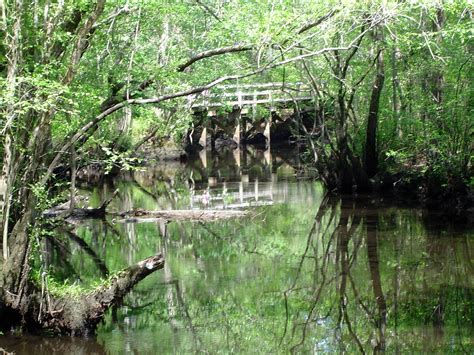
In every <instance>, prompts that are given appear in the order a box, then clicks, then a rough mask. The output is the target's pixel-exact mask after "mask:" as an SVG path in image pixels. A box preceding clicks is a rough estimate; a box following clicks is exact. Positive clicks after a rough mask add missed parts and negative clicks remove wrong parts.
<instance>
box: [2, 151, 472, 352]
mask: <svg viewBox="0 0 474 355" xmlns="http://www.w3.org/2000/svg"><path fill="white" fill-rule="evenodd" d="M299 154H300V153H299V152H298V151H294V150H293V151H288V150H280V151H279V150H274V151H272V153H271V154H269V152H267V153H264V152H262V151H251V152H248V154H239V155H238V156H236V155H235V154H233V153H232V152H228V153H225V154H221V155H219V156H215V155H212V154H210V153H209V152H208V153H207V155H205V154H201V157H196V159H193V160H190V161H188V162H187V163H185V164H181V163H178V162H169V163H160V164H155V165H153V164H151V165H148V166H146V167H144V168H143V169H141V170H140V171H136V172H131V173H129V172H127V173H122V174H120V175H119V176H117V177H114V178H112V179H107V180H100V181H96V182H91V183H88V184H83V185H82V186H81V194H85V195H87V196H89V204H90V205H91V206H98V205H99V204H100V202H101V201H103V200H104V199H105V198H107V197H108V196H110V195H111V194H112V192H113V191H114V190H115V189H117V188H118V189H119V194H118V196H117V197H116V198H115V199H114V200H113V202H112V203H111V205H110V206H109V210H113V211H123V210H129V209H132V208H142V209H146V210H163V209H173V210H179V209H245V210H249V211H250V213H249V216H248V217H244V218H239V219H230V220H222V221H215V222H209V223H203V222H183V221H179V222H169V223H165V222H160V221H153V222H146V223H124V222H123V221H121V220H120V219H118V218H116V217H112V216H111V217H108V218H107V219H106V220H88V221H85V222H84V223H81V224H80V225H79V226H78V227H77V229H76V235H77V236H78V237H80V238H81V239H83V241H85V243H77V240H75V239H74V238H70V236H67V235H58V239H59V240H60V243H52V242H50V243H47V245H45V248H46V249H47V250H48V251H49V252H48V260H46V262H47V263H48V264H49V265H50V270H51V272H52V273H54V275H55V276H56V277H57V278H59V279H62V280H64V281H65V282H68V283H76V284H78V285H82V286H84V287H93V286H94V285H95V284H96V283H97V280H98V279H100V278H101V277H105V275H106V274H107V273H113V272H116V271H118V270H120V269H122V268H124V267H126V266H128V265H130V264H132V263H135V262H137V261H139V260H141V259H144V258H146V257H148V256H150V255H154V254H156V253H157V252H160V251H161V252H162V253H163V254H164V256H165V260H166V263H165V267H164V269H163V270H159V271H157V272H155V273H154V274H152V275H150V276H149V277H148V278H146V279H145V280H144V281H142V282H141V283H140V284H139V285H138V286H137V287H135V288H134V289H133V290H132V292H131V293H130V294H129V295H128V296H127V297H126V298H125V299H124V301H123V305H122V306H121V307H120V308H117V309H113V310H112V311H111V312H109V314H108V315H107V317H106V319H105V321H104V323H103V324H101V325H100V327H99V329H98V332H97V336H94V337H88V338H71V337H51V336H46V335H45V336H38V335H22V336H15V335H10V334H7V335H4V336H0V348H3V349H5V350H7V351H13V352H15V353H16V354H31V353H38V354H42V353H70V354H92V353H96V354H100V353H110V354H125V353H135V354H157V353H161V354H163V353H194V352H204V353H230V352H236V353H288V352H290V351H291V352H303V353H319V352H328V353H334V352H337V353H355V352H362V351H363V352H373V351H374V350H375V351H378V350H386V351H387V352H389V353H458V352H459V353H472V352H473V351H474V335H473V334H474V270H473V263H474V229H473V228H472V227H470V226H467V225H465V224H462V223H455V222H454V221H453V220H452V219H451V218H450V217H447V216H443V215H442V214H440V213H437V212H434V211H429V210H424V209H421V208H418V207H416V206H411V205H407V204H403V203H400V202H399V201H396V199H394V198H390V197H381V196H356V197H355V196H342V197H341V196H339V197H335V196H329V195H328V194H327V193H326V191H325V190H324V188H323V187H322V186H321V184H320V183H319V182H317V181H314V180H313V179H311V177H309V176H307V175H306V174H305V173H304V172H303V170H302V168H301V166H300V162H299V161H298V157H299Z"/></svg>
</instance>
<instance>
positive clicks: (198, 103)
mask: <svg viewBox="0 0 474 355" xmlns="http://www.w3.org/2000/svg"><path fill="white" fill-rule="evenodd" d="M313 97H314V95H313V92H312V89H311V88H310V86H308V85H307V84H304V83H300V82H298V83H264V84H234V85H218V86H215V87H213V88H212V89H210V90H207V91H204V92H202V93H200V94H197V95H191V96H189V97H188V103H187V106H188V107H189V108H190V109H191V110H192V111H193V112H207V116H208V117H216V116H217V111H218V109H220V108H229V109H230V110H231V111H232V112H231V113H230V114H229V116H231V115H232V116H234V117H233V118H234V119H235V120H236V122H237V125H236V127H235V131H234V135H233V140H234V141H235V142H236V143H238V144H239V143H240V137H241V121H242V115H247V116H249V115H250V116H253V117H255V116H256V113H257V106H258V105H263V106H265V108H267V109H268V110H269V111H270V117H269V118H268V119H267V120H266V124H265V127H264V129H263V132H262V133H263V135H264V136H265V138H266V140H267V143H268V144H269V143H270V126H271V116H272V112H274V111H276V110H277V108H285V106H288V104H291V103H299V102H304V101H311V100H312V99H313ZM244 128H245V129H246V127H245V126H244ZM199 144H200V145H201V146H203V147H205V146H206V145H207V127H205V128H204V129H203V131H202V134H201V137H200V139H199Z"/></svg>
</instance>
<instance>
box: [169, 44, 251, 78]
mask: <svg viewBox="0 0 474 355" xmlns="http://www.w3.org/2000/svg"><path fill="white" fill-rule="evenodd" d="M251 49H253V46H251V45H249V44H236V45H233V46H228V47H220V48H215V49H210V50H207V51H204V52H201V53H198V54H196V55H195V56H193V57H191V58H190V59H189V60H188V61H187V62H186V63H183V64H181V65H180V66H179V67H178V71H179V72H183V71H184V70H185V69H186V68H187V67H189V66H191V65H192V64H194V63H195V62H197V61H199V60H202V59H205V58H210V57H214V56H217V55H222V54H226V53H235V52H244V51H249V50H251Z"/></svg>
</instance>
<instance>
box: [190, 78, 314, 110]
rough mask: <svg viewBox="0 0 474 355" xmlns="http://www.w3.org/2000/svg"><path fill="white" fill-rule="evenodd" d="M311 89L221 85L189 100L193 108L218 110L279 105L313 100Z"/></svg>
mask: <svg viewBox="0 0 474 355" xmlns="http://www.w3.org/2000/svg"><path fill="white" fill-rule="evenodd" d="M312 98H313V95H312V90H311V88H310V87H309V86H308V85H306V84H304V83H292V84H287V83H265V84H244V85H239V84H233V85H219V86H216V87H215V88H213V89H212V90H207V91H204V92H202V93H201V94H199V95H193V96H190V97H189V98H188V106H189V107H191V108H218V107H223V106H231V107H234V106H238V107H240V108H242V107H243V106H251V105H259V104H270V105H272V104H277V103H284V102H292V101H303V100H311V99H312Z"/></svg>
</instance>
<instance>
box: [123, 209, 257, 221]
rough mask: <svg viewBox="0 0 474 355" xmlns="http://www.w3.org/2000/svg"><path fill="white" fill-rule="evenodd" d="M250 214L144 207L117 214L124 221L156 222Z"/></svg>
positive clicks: (205, 219) (244, 212)
mask: <svg viewBox="0 0 474 355" xmlns="http://www.w3.org/2000/svg"><path fill="white" fill-rule="evenodd" d="M247 215H248V212H247V211H226V210H163V211H147V210H143V209H134V210H130V211H126V212H120V213H117V216H119V217H123V219H121V220H118V222H122V223H137V222H154V221H156V220H160V219H161V220H166V221H198V222H210V221H216V220H221V219H229V218H241V217H245V216H247Z"/></svg>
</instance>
